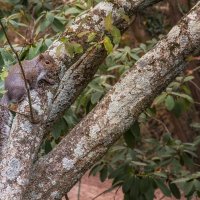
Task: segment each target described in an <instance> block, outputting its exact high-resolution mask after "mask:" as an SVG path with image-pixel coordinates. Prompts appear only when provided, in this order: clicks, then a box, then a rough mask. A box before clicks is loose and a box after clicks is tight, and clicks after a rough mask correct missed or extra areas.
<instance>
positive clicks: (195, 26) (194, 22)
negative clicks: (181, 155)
mask: <svg viewBox="0 0 200 200" xmlns="http://www.w3.org/2000/svg"><path fill="white" fill-rule="evenodd" d="M199 45H200V2H199V3H197V5H196V6H195V7H194V8H193V10H192V11H191V12H190V14H188V15H187V16H186V17H184V18H183V19H182V20H181V21H180V22H179V24H178V25H176V26H175V27H173V29H172V30H171V31H170V32H169V34H168V35H167V36H166V37H165V38H164V39H162V40H161V41H160V42H159V43H158V44H157V45H156V46H155V48H154V49H152V50H151V51H149V52H148V53H147V54H145V55H144V56H143V57H142V58H141V59H140V60H139V61H138V62H137V63H136V64H135V66H134V67H133V68H131V69H130V70H129V71H128V72H127V73H126V75H125V76H124V77H123V78H122V79H121V80H120V81H119V82H118V83H117V84H116V85H115V86H114V87H113V89H112V90H111V91H110V92H109V93H108V94H107V95H106V97H105V98H104V99H103V100H102V101H101V102H100V103H99V104H98V105H97V106H96V108H95V109H94V110H93V111H92V112H91V113H89V115H87V116H86V117H85V118H84V119H83V120H82V121H81V122H80V123H79V124H78V125H77V126H76V127H75V128H74V129H73V130H72V131H71V132H70V133H69V134H68V135H67V136H66V137H65V138H64V139H63V140H62V141H61V142H60V144H59V145H58V146H57V147H56V148H55V149H54V150H53V151H52V152H50V153H49V154H48V155H46V156H44V157H43V158H41V159H39V161H37V162H36V164H35V166H34V170H33V172H32V179H31V182H30V184H29V187H28V190H27V192H26V193H25V196H24V199H25V200H26V199H27V200H28V199H29V200H30V199H36V195H40V199H43V200H45V199H56V198H58V199H59V198H61V197H62V196H63V195H64V194H66V193H67V192H68V191H69V190H70V188H71V187H72V186H73V185H74V184H75V183H76V182H77V181H78V179H79V178H80V177H81V176H82V175H83V174H84V173H85V172H86V170H88V169H89V168H90V167H91V166H92V165H93V164H94V162H95V161H97V160H98V159H100V158H101V157H102V156H103V155H104V154H105V153H106V151H107V150H108V148H109V147H110V146H111V145H112V144H113V143H114V142H115V141H116V140H117V139H118V138H119V137H120V136H121V134H122V133H123V132H124V131H125V130H127V129H128V128H129V127H130V126H131V124H132V123H133V122H134V121H135V120H136V119H137V117H138V115H139V114H140V113H141V112H142V111H143V110H144V109H145V108H146V107H147V105H149V103H151V102H152V100H153V99H154V98H155V97H156V96H157V95H158V94H159V93H160V92H161V91H162V90H163V89H164V88H165V87H166V86H167V85H168V84H169V83H170V82H171V81H172V80H173V79H174V78H175V77H176V76H177V75H178V74H179V73H180V72H181V71H183V69H184V67H185V65H186V62H187V61H186V60H187V57H188V56H190V55H191V54H196V53H198V54H199V53H200V49H199ZM50 180H51V181H50Z"/></svg>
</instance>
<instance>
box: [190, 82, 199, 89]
mask: <svg viewBox="0 0 200 200" xmlns="http://www.w3.org/2000/svg"><path fill="white" fill-rule="evenodd" d="M189 82H190V83H192V84H193V85H194V86H195V87H196V88H197V89H198V90H199V91H200V87H199V86H198V85H197V84H196V83H195V82H194V81H189Z"/></svg>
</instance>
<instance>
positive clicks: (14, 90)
mask: <svg viewBox="0 0 200 200" xmlns="http://www.w3.org/2000/svg"><path fill="white" fill-rule="evenodd" d="M22 66H23V70H24V73H25V77H26V81H27V83H28V87H29V89H30V90H31V89H35V88H37V86H38V83H39V82H40V81H45V82H47V83H49V84H54V83H55V74H56V73H57V72H58V69H57V65H56V64H55V62H54V60H53V58H52V57H51V56H50V55H48V54H46V53H42V54H40V55H39V56H37V57H35V58H34V59H32V60H25V61H23V62H22ZM4 86H5V90H6V93H5V94H4V96H3V97H2V99H1V102H0V103H1V104H2V105H4V106H8V105H9V104H10V103H19V102H20V101H22V100H23V99H24V98H25V96H26V94H27V91H26V87H25V82H24V78H23V76H22V71H21V68H20V66H19V64H15V65H14V66H13V67H11V69H10V70H9V72H8V76H7V77H6V79H5V85H4Z"/></svg>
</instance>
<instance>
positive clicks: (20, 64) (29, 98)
mask: <svg viewBox="0 0 200 200" xmlns="http://www.w3.org/2000/svg"><path fill="white" fill-rule="evenodd" d="M0 25H1V28H2V30H3V32H4V35H5V37H6V40H7V42H8V44H9V46H10V48H11V49H12V51H13V53H14V54H15V56H16V58H17V62H18V64H19V67H20V69H21V73H22V77H23V80H24V85H25V88H26V92H27V96H28V103H29V108H30V115H31V121H32V122H33V123H34V121H35V120H34V116H33V108H32V103H31V95H30V91H29V87H28V83H27V79H26V75H25V72H24V69H23V66H22V63H21V60H20V59H19V56H18V53H17V52H16V51H15V49H14V48H13V46H12V44H11V42H10V40H9V38H8V35H7V33H6V30H5V28H4V25H3V23H2V21H1V20H0Z"/></svg>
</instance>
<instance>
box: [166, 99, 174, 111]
mask: <svg viewBox="0 0 200 200" xmlns="http://www.w3.org/2000/svg"><path fill="white" fill-rule="evenodd" d="M165 106H166V108H167V109H168V110H169V111H171V110H173V108H174V106H175V101H174V98H173V96H171V95H168V96H167V98H166V99H165Z"/></svg>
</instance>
